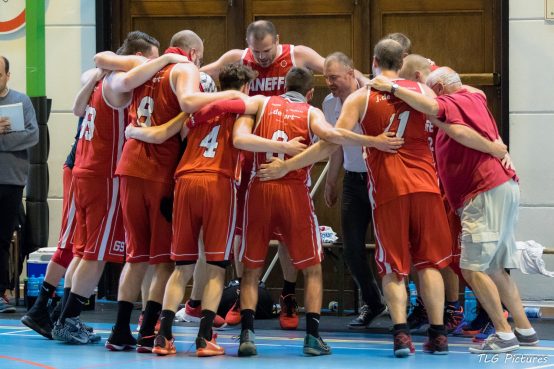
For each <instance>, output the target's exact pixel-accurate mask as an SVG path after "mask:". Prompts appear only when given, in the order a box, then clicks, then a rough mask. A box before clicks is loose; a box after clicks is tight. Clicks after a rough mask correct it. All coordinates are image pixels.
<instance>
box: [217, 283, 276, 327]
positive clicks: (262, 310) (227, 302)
mask: <svg viewBox="0 0 554 369" xmlns="http://www.w3.org/2000/svg"><path fill="white" fill-rule="evenodd" d="M239 287H240V286H239V283H238V281H236V280H234V281H231V282H229V283H228V285H227V287H225V289H224V290H223V295H222V296H221V302H220V303H219V308H218V309H217V314H218V315H220V316H223V317H224V316H225V315H227V312H228V311H229V310H230V309H231V308H232V307H233V304H234V303H235V301H237V293H238V290H239ZM276 316H277V314H275V313H274V311H273V299H272V298H271V294H270V293H269V291H268V290H267V289H266V288H265V285H264V284H263V283H261V282H260V284H259V286H258V305H257V306H256V319H272V318H275V317H276Z"/></svg>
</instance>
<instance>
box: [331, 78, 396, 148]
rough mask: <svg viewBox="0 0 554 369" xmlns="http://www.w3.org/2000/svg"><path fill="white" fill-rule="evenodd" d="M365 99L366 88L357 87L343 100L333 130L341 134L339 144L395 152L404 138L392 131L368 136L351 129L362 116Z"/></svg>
mask: <svg viewBox="0 0 554 369" xmlns="http://www.w3.org/2000/svg"><path fill="white" fill-rule="evenodd" d="M366 101H367V90H366V88H360V89H358V90H357V91H355V92H354V93H352V94H350V96H348V98H347V99H346V100H345V101H344V105H343V107H342V111H341V114H340V116H339V119H338V120H337V124H336V125H335V130H336V131H337V132H338V134H339V135H340V136H341V139H340V140H341V141H342V142H341V144H342V145H359V146H366V147H373V148H375V149H377V150H380V151H384V152H388V153H391V154H393V153H396V151H397V150H398V149H399V148H400V147H401V146H402V145H403V144H404V139H403V138H398V137H396V136H395V134H394V133H392V132H383V133H381V134H380V135H379V136H368V135H362V134H358V133H354V132H353V131H352V130H353V129H354V126H355V125H356V123H357V122H359V121H360V120H361V119H362V118H363V114H364V112H365V107H366V103H367V102H366Z"/></svg>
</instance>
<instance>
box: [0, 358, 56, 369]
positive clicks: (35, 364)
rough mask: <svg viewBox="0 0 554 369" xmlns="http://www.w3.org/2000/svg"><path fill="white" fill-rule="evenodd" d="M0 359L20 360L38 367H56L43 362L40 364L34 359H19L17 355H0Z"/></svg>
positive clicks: (51, 368)
mask: <svg viewBox="0 0 554 369" xmlns="http://www.w3.org/2000/svg"><path fill="white" fill-rule="evenodd" d="M0 359H6V360H11V361H16V362H20V363H24V364H29V365H33V366H38V367H39V368H43V369H56V368H55V367H53V366H48V365H44V364H41V363H36V362H34V361H29V360H24V359H20V358H17V357H11V356H5V355H0Z"/></svg>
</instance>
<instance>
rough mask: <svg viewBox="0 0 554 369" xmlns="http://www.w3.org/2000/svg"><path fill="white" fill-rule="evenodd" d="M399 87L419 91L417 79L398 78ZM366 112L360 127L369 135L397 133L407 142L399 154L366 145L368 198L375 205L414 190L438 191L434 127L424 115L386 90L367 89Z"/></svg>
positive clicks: (420, 90) (421, 90) (420, 89)
mask: <svg viewBox="0 0 554 369" xmlns="http://www.w3.org/2000/svg"><path fill="white" fill-rule="evenodd" d="M396 82H397V83H398V84H399V85H400V86H402V87H405V88H408V89H410V90H412V91H416V92H419V93H422V92H423V89H422V88H421V87H420V86H419V84H418V83H417V82H412V81H408V80H402V79H401V80H397V81H396ZM366 104H367V105H366V106H367V107H366V112H365V114H364V117H363V118H362V121H361V124H360V125H361V127H362V130H363V132H364V134H366V135H371V136H377V135H380V134H381V133H383V132H387V131H390V132H396V136H397V137H403V138H404V145H403V146H402V148H400V150H398V152H397V153H396V154H389V153H385V152H383V151H379V150H377V149H373V148H364V157H365V162H366V167H367V172H368V179H369V180H368V187H369V197H370V200H371V201H372V204H373V206H374V207H375V206H379V205H382V204H384V203H386V202H387V201H390V200H393V199H396V198H398V197H400V196H403V195H407V194H410V193H414V192H432V193H439V187H438V178H437V174H436V169H435V164H434V160H433V154H432V153H431V149H430V146H429V145H430V139H431V134H432V126H430V123H428V122H427V118H426V116H425V114H422V113H420V112H418V111H417V110H414V109H412V108H411V107H410V106H409V105H408V104H406V103H405V102H404V101H402V100H400V99H398V98H396V97H394V96H392V95H391V94H389V93H386V92H380V91H375V90H369V91H368V92H367V103H366Z"/></svg>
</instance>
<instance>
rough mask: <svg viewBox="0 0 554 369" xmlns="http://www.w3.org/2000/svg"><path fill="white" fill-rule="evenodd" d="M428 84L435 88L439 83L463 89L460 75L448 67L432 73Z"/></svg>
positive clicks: (428, 78)
mask: <svg viewBox="0 0 554 369" xmlns="http://www.w3.org/2000/svg"><path fill="white" fill-rule="evenodd" d="M426 83H427V86H429V87H433V86H434V85H436V84H437V83H440V84H442V85H443V86H454V87H457V88H460V87H462V80H461V79H460V75H459V74H458V73H456V72H455V71H454V70H452V69H450V68H448V67H440V68H438V69H436V70H435V71H433V72H431V74H429V76H428V77H427V82H426Z"/></svg>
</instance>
